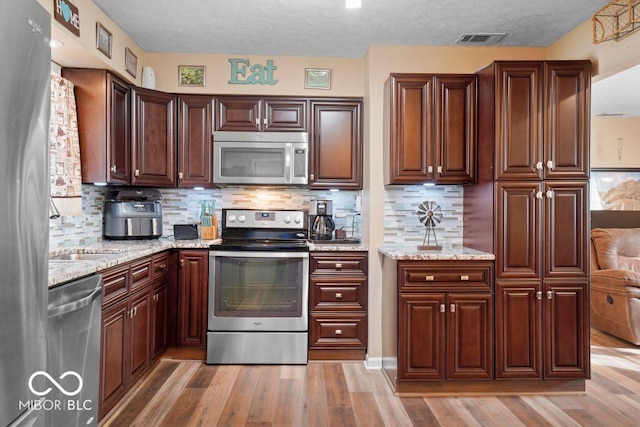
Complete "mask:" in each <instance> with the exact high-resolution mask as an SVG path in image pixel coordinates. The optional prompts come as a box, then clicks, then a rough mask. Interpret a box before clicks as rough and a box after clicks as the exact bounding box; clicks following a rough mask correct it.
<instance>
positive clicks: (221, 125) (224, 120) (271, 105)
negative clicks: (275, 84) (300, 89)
mask: <svg viewBox="0 0 640 427" xmlns="http://www.w3.org/2000/svg"><path fill="white" fill-rule="evenodd" d="M307 110H308V101H307V100H306V99H304V98H259V97H250V96H221V97H217V98H216V118H215V130H216V131H254V132H305V131H306V130H307V126H308V125H307V122H308V117H307Z"/></svg>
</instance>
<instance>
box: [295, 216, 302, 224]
mask: <svg viewBox="0 0 640 427" xmlns="http://www.w3.org/2000/svg"><path fill="white" fill-rule="evenodd" d="M294 221H295V222H296V224H300V223H301V222H302V217H301V216H297V217H296V218H295V219H294Z"/></svg>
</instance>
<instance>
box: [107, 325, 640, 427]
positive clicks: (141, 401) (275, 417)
mask: <svg viewBox="0 0 640 427" xmlns="http://www.w3.org/2000/svg"><path fill="white" fill-rule="evenodd" d="M591 371H592V379H591V380H589V381H587V391H586V394H584V395H565V396H562V395H559V396H557V395H554V396H513V397H478V398H474V397H467V396H465V397H442V398H421V397H402V398H401V397H398V396H395V395H394V394H393V393H392V391H391V388H390V387H389V385H388V384H387V382H386V380H385V379H384V377H383V375H382V373H381V372H380V371H379V370H367V369H365V367H364V365H363V364H362V362H343V363H337V362H336V363H331V362H310V363H309V364H308V365H307V366H270V365H269V366H207V365H205V364H204V363H203V362H201V361H197V360H181V359H180V358H179V357H176V355H175V353H170V354H169V356H168V357H167V358H164V359H163V360H162V361H161V362H160V363H158V364H157V365H156V366H155V368H154V369H153V371H152V372H151V373H150V374H149V375H148V376H147V378H145V379H144V380H143V382H142V383H141V384H140V385H139V386H137V387H135V388H134V389H133V390H131V391H130V392H129V394H128V395H127V396H126V397H125V399H123V401H122V403H121V404H120V405H119V406H117V407H116V408H115V409H114V410H113V411H112V412H111V413H110V414H109V415H108V416H107V417H106V419H105V420H103V422H102V423H101V425H102V426H105V427H106V426H114V427H126V426H145V427H154V426H167V427H173V426H180V427H182V426H296V427H298V426H340V427H343V426H361V427H371V426H412V425H413V426H492V427H493V426H508V427H512V426H616V427H618V426H638V425H640V347H639V346H634V345H631V344H629V343H626V342H625V341H621V340H618V339H617V338H614V337H611V336H609V335H607V334H604V333H602V332H599V331H597V330H592V331H591Z"/></svg>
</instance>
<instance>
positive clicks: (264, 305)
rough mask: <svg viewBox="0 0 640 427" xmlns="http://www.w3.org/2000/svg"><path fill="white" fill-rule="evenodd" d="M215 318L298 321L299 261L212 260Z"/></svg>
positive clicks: (300, 265)
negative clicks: (291, 319)
mask: <svg viewBox="0 0 640 427" xmlns="http://www.w3.org/2000/svg"><path fill="white" fill-rule="evenodd" d="M215 263H216V266H215V280H214V283H215V304H214V316H215V317H300V316H301V314H302V283H303V282H304V278H303V260H302V259H299V258H269V257H264V258H253V257H252V258H245V257H241V256H238V257H235V256H234V257H216V258H215Z"/></svg>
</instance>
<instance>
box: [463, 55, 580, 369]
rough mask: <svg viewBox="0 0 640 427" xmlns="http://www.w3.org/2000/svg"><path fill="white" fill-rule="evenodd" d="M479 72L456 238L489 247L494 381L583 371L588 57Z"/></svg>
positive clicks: (499, 64) (504, 64) (513, 64)
mask: <svg viewBox="0 0 640 427" xmlns="http://www.w3.org/2000/svg"><path fill="white" fill-rule="evenodd" d="M478 75H479V94H480V95H479V97H480V108H479V120H478V123H479V127H478V130H479V132H478V147H479V148H478V184H477V185H476V186H470V187H465V195H464V224H465V226H464V227H465V229H464V245H465V246H468V247H472V248H476V249H480V250H485V251H488V252H493V253H495V254H496V261H495V275H496V286H495V304H496V305H495V313H496V354H495V359H496V379H498V380H500V379H515V378H532V379H545V380H547V379H585V378H588V377H589V369H590V365H589V357H590V354H589V262H588V261H589V259H588V256H589V249H588V244H589V241H588V239H589V237H588V236H589V215H588V214H589V212H588V209H589V208H588V205H587V201H588V190H589V181H588V178H589V116H590V105H589V100H590V81H591V73H590V62H589V61H548V62H520V61H517V62H495V63H493V64H491V65H489V66H488V67H486V68H484V69H483V70H481V71H480V72H479V73H478Z"/></svg>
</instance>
